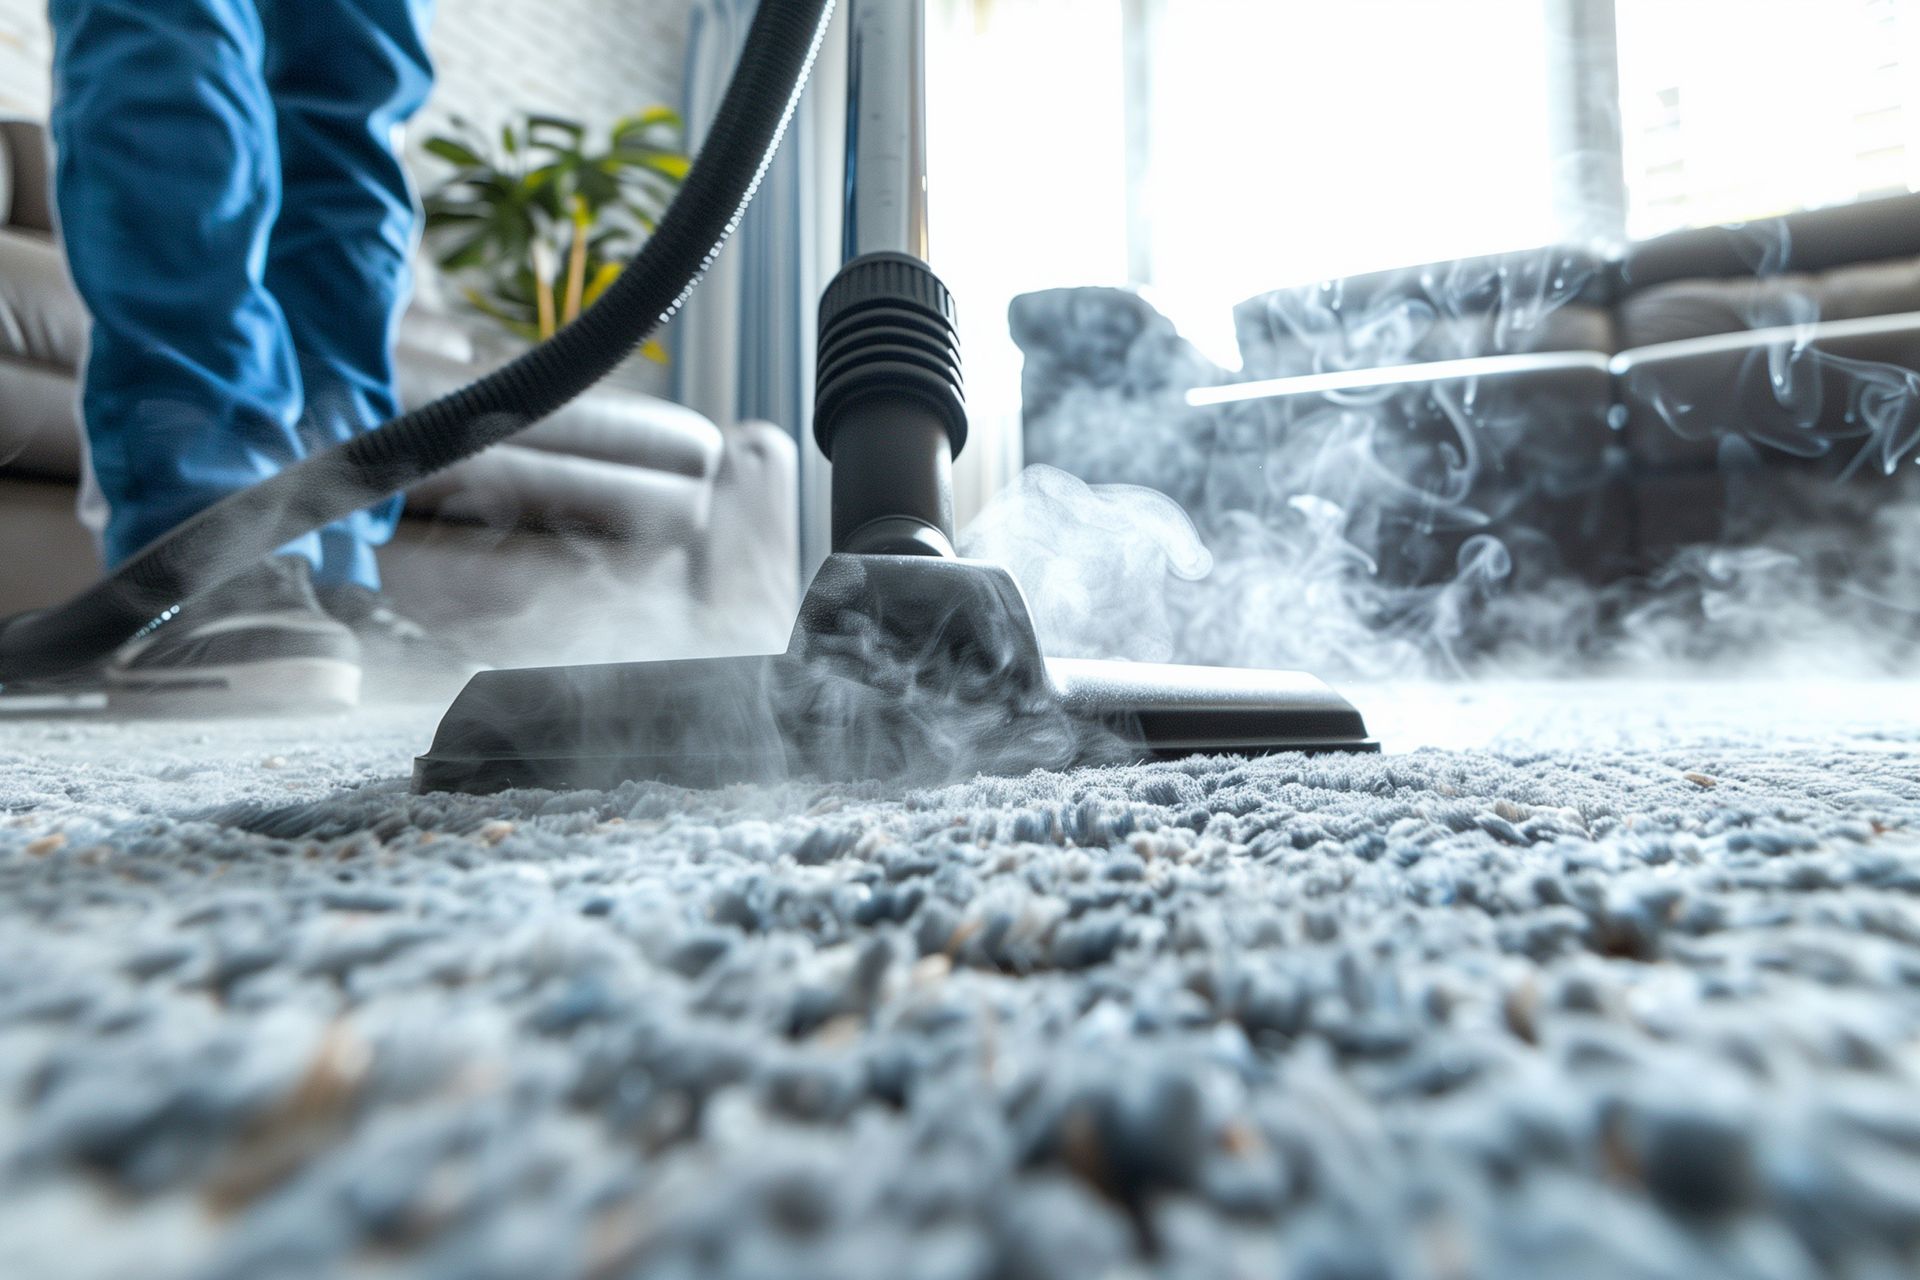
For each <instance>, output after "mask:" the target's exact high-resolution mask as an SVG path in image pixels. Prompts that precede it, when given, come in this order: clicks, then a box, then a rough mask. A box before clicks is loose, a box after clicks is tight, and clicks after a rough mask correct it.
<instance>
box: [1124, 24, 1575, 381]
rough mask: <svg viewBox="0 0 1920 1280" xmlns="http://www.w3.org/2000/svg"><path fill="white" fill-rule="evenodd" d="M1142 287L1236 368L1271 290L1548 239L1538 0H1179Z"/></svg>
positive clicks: (1163, 40) (1159, 46)
mask: <svg viewBox="0 0 1920 1280" xmlns="http://www.w3.org/2000/svg"><path fill="white" fill-rule="evenodd" d="M1161 21H1162V31H1161V34H1160V38H1159V40H1158V41H1157V42H1156V45H1155V55H1156V56H1155V66H1154V84H1153V113H1154V121H1153V124H1154V129H1153V151H1152V172H1151V177H1150V180H1149V182H1148V185H1147V191H1148V210H1149V213H1148V219H1149V221H1150V223H1151V245H1152V253H1151V263H1152V279H1151V284H1152V293H1153V296H1154V300H1155V302H1156V303H1158V304H1160V305H1161V307H1162V309H1163V310H1164V311H1166V312H1167V313H1168V314H1169V315H1170V316H1171V317H1172V318H1173V319H1174V321H1175V323H1177V324H1179V325H1180V327H1181V329H1182V331H1183V332H1189V333H1190V334H1191V335H1192V336H1193V337H1194V339H1195V340H1196V341H1198V342H1200V343H1201V344H1202V345H1203V347H1205V348H1206V349H1207V350H1208V354H1209V355H1211V356H1213V357H1214V359H1216V360H1218V361H1221V362H1222V363H1225V364H1227V365H1229V366H1232V365H1237V364H1238V362H1239V361H1238V355H1237V351H1236V350H1235V348H1234V344H1233V341H1232V329H1231V316H1230V309H1231V308H1232V306H1233V304H1234V303H1235V302H1238V301H1240V300H1241V299H1243V298H1246V297H1249V296H1251V295H1253V294H1255V293H1259V292H1261V291H1262V290H1265V289H1271V288H1277V287H1280V286H1283V285H1293V284H1310V283H1312V282H1314V281H1316V280H1321V279H1327V278H1332V277H1337V276H1343V275H1348V274H1352V273H1356V272H1362V271H1371V270H1376V269H1379V268H1384V267H1394V266H1407V265H1411V264H1414V263H1420V262H1431V261H1438V260H1441V259H1446V258H1453V257H1460V256H1465V255H1470V254H1480V253H1492V252H1498V251H1500V250H1505V249H1515V248H1523V247H1527V246H1531V245H1539V244H1548V243H1551V242H1553V241H1554V240H1555V239H1556V227H1555V223H1554V208H1553V172H1552V168H1553V157H1552V155H1551V148H1550V145H1549V137H1548V116H1549V109H1550V104H1549V102H1548V98H1547V94H1548V86H1547V65H1548V62H1547V57H1546V47H1545V41H1546V33H1545V25H1544V17H1543V7H1542V4H1541V0H1454V2H1452V3H1434V2H1433V0H1344V2H1343V3H1310V2H1307V0H1172V2H1171V3H1168V4H1167V5H1166V7H1165V10H1164V16H1163V17H1162V19H1161Z"/></svg>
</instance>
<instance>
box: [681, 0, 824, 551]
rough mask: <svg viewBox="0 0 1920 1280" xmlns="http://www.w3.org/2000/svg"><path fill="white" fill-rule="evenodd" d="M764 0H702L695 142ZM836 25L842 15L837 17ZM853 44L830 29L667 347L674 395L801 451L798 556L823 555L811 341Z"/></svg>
mask: <svg viewBox="0 0 1920 1280" xmlns="http://www.w3.org/2000/svg"><path fill="white" fill-rule="evenodd" d="M756 7H757V0H693V3H692V6H691V11H690V13H689V15H688V25H687V53H686V74H685V77H684V81H683V83H684V86H685V87H684V93H683V98H684V101H683V113H684V115H685V117H686V121H687V141H688V146H689V149H691V150H697V149H698V148H699V146H700V144H701V143H702V142H703V141H704V140H705V138H706V133H707V130H708V129H709V127H710V126H711V125H712V123H713V118H714V115H715V113H716V112H717V111H718V110H719V106H720V99H721V96H722V95H723V94H724V93H725V91H726V87H727V81H728V79H729V78H730V77H731V76H732V74H733V68H734V64H735V63H736V62H737V61H738V59H739V55H740V46H741V44H742V42H743V41H744V40H745V39H746V34H747V25H748V23H749V21H750V20H751V19H752V17H753V12H754V9H755V8H756ZM834 21H835V25H836V28H838V27H839V26H840V23H841V21H842V20H841V19H840V18H839V17H836V18H835V20H834ZM844 47H845V46H844V41H843V40H842V39H841V38H839V32H838V30H836V31H835V32H833V33H830V36H829V39H828V41H827V45H826V47H825V48H823V49H822V50H821V55H820V59H819V61H818V62H817V63H816V65H815V67H814V74H813V79H812V82H811V84H810V85H809V87H808V89H807V91H806V94H805V96H804V97H803V98H802V99H801V102H800V107H799V110H798V111H797V112H796V113H795V115H794V119H793V122H792V124H791V125H790V126H789V127H788V130H787V136H786V139H785V141H784V142H782V144H781V147H780V153H779V155H778V156H777V157H776V158H775V159H774V162H773V165H772V167H771V168H770V169H769V170H768V171H767V175H766V178H765V179H764V180H763V181H762V183H761V185H760V190H759V193H758V195H756V196H755V198H754V202H753V206H752V208H750V209H749V210H748V211H747V215H746V217H745V218H744V219H742V220H741V223H740V227H739V229H738V230H737V231H736V232H735V233H734V236H733V239H732V241H731V242H730V243H729V244H728V246H727V248H726V249H725V251H724V252H722V253H721V255H720V258H719V260H718V261H716V262H715V263H714V266H713V269H712V270H711V271H709V272H708V274H707V279H706V282H705V283H704V284H702V285H701V287H700V288H699V289H697V290H695V291H694V294H693V297H692V298H691V299H690V300H689V302H688V304H687V306H686V309H685V310H684V311H683V312H682V313H681V314H680V316H679V317H678V318H676V319H675V321H674V323H673V325H672V327H671V330H670V332H669V334H668V340H667V345H668V349H669V351H670V352H671V353H672V357H673V365H672V371H673V390H674V398H675V399H676V400H678V401H679V402H680V403H682V404H685V405H687V406H688V407H690V408H693V409H696V410H698V411H699V412H701V413H703V414H705V415H706V416H707V417H709V418H711V419H713V420H714V421H715V422H717V423H720V424H721V425H722V426H726V425H730V424H733V423H737V422H742V421H746V420H749V419H762V420H765V421H768V422H772V423H775V424H776V425H778V426H780V427H781V428H783V429H785V430H786V431H787V432H789V433H790V434H792V435H793V437H794V439H795V441H796V443H797V444H798V445H799V448H800V457H801V490H802V492H801V507H800V511H801V516H800V521H801V530H800V544H801V558H802V561H803V564H802V565H798V566H795V568H796V571H798V570H800V569H803V568H804V569H805V570H807V571H808V572H811V569H812V567H813V566H814V565H816V564H817V563H818V562H819V560H820V558H821V557H822V556H824V555H825V538H826V509H825V495H826V488H825V481H824V477H825V475H826V472H825V465H826V464H825V459H823V458H821V457H820V456H819V451H818V450H817V449H816V448H815V447H814V445H813V436H812V430H813V347H814V329H815V310H816V307H817V306H818V304H819V299H820V291H821V290H822V289H824V288H825V287H826V284H827V281H828V280H829V279H830V278H831V277H832V274H833V271H834V270H835V269H836V268H837V267H838V265H839V256H838V242H839V235H840V220H839V217H840V215H839V208H838V193H837V182H836V181H835V175H837V174H838V173H839V172H840V170H841V168H842V161H841V156H842V154H843V152H844V142H843V141H842V138H841V134H842V129H843V120H844V109H843V107H842V104H843V103H844V101H845V62H846V59H845V53H844Z"/></svg>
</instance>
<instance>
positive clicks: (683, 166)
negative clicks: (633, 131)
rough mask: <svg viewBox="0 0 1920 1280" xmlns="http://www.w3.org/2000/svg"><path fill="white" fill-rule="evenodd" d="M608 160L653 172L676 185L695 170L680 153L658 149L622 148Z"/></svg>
mask: <svg viewBox="0 0 1920 1280" xmlns="http://www.w3.org/2000/svg"><path fill="white" fill-rule="evenodd" d="M607 159H608V160H609V161H611V162H613V163H615V164H618V165H622V166H629V167H633V168H640V169H648V170H651V171H653V172H654V173H657V174H659V175H660V176H661V177H663V178H671V179H672V180H673V181H674V182H676V183H679V182H684V181H686V177H687V173H688V171H689V170H691V169H692V168H693V161H691V160H689V159H688V158H687V157H686V156H684V155H682V154H681V153H680V152H678V151H665V150H662V149H660V148H658V147H622V148H619V149H618V150H615V151H612V152H609V153H608V155H607Z"/></svg>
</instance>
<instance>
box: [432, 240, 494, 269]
mask: <svg viewBox="0 0 1920 1280" xmlns="http://www.w3.org/2000/svg"><path fill="white" fill-rule="evenodd" d="M487 241H488V236H487V234H486V233H485V232H484V231H483V232H481V233H479V234H478V235H474V236H469V237H468V238H467V239H465V240H462V241H460V242H459V243H457V244H455V245H454V246H453V247H452V248H450V249H446V250H444V251H442V253H441V254H440V256H439V257H438V258H436V259H435V261H436V262H438V263H439V264H440V267H441V269H442V270H445V271H463V270H465V269H467V268H468V267H477V266H479V265H480V264H481V263H483V262H485V261H486V260H487V248H488V244H487Z"/></svg>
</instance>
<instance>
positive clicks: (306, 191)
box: [49, 0, 433, 587]
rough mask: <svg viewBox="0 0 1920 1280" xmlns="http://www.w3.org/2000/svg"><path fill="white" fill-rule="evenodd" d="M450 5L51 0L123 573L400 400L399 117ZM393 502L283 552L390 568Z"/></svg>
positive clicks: (369, 569)
mask: <svg viewBox="0 0 1920 1280" xmlns="http://www.w3.org/2000/svg"><path fill="white" fill-rule="evenodd" d="M431 8H432V0H50V4H49V12H50V16H51V18H52V23H53V29H54V59H53V64H54V65H53V84H54V106H53V119H52V130H53V139H54V144H55V148H56V155H57V157H58V160H57V170H56V186H55V191H56V196H57V199H58V205H59V211H60V222H61V230H62V235H63V237H64V239H65V242H66V249H67V258H68V262H69V265H70V266H71V268H72V271H73V277H74V282H75V284H76V285H77V286H78V287H79V290H80V294H81V296H82V298H84V299H85V301H86V304H87V309H88V311H89V312H90V313H91V314H92V318H93V328H92V343H91V349H90V354H89V356H88V363H87V370H86V390H85V392H84V394H83V397H82V412H83V416H84V417H85V419H86V426H87V440H88V445H89V447H90V450H91V454H92V461H93V470H94V474H95V476H96V478H97V480H98V483H99V486H100V491H101V493H102V495H103V496H104V497H105V498H106V501H107V506H108V517H107V524H106V528H105V531H104V535H103V536H104V549H105V553H106V558H107V564H108V567H109V568H112V567H113V566H115V565H117V564H119V563H120V562H121V561H123V560H125V559H126V558H127V557H129V556H131V555H132V554H133V553H134V552H136V551H138V550H139V549H140V548H141V547H143V546H144V545H146V544H147V543H148V542H149V541H151V540H152V539H154V538H156V537H158V536H160V535H161V534H163V533H165V532H167V531H168V530H169V529H171V528H173V526H174V525H176V524H178V523H179V522H180V521H182V520H184V519H186V518H187V517H188V516H190V515H192V514H194V513H195V512H196V511H199V510H200V509H201V508H203V507H206V506H208V505H210V504H211V503H213V502H216V501H218V500H219V499H220V498H222V497H224V496H226V495H227V494H229V493H232V492H233V491H235V490H237V489H241V488H244V487H245V486H247V485H249V484H252V483H253V482H254V481H256V480H260V479H262V478H264V477H266V476H270V475H272V474H274V473H275V472H277V471H279V470H280V469H281V468H282V467H284V466H286V465H287V464H288V463H290V462H293V461H295V460H297V459H299V458H302V457H305V456H306V455H307V454H309V453H311V452H314V451H317V450H319V449H322V448H325V447H326V446H328V445H332V444H335V443H337V442H339V441H341V440H344V439H346V438H348V437H350V436H352V435H354V434H355V433H357V432H359V431H361V430H364V429H365V428H366V427H367V426H370V425H372V424H374V423H377V422H380V421H381V420H383V419H385V418H388V417H390V416H392V415H393V413H394V412H395V411H396V409H397V407H398V397H397V395H396V394H395V390H394V369H393V339H394V330H395V327H396V326H397V324H398V321H399V316H400V312H401V310H402V308H403V307H404V305H405V302H406V298H407V294H408V291H409V289H410V286H411V275H410V268H409V258H410V256H411V254H412V251H413V245H414V238H415V234H416V226H415V222H416V215H415V211H414V204H413V193H412V189H411V187H410V186H409V185H408V182H407V176H406V172H405V170H404V169H403V168H402V165H401V161H400V158H399V156H398V155H397V154H396V151H395V146H396V137H397V134H398V131H399V126H400V124H401V123H402V122H403V121H405V120H406V119H407V118H408V117H409V116H411V115H412V114H413V113H414V112H415V111H416V110H418V109H419V107H420V105H421V103H422V102H424V101H425V100H426V96H427V91H428V90H429V88H430V87H431V85H432V77H433V69H432V66H431V64H430V63H429V61H428V57H427V51H426V47H425V43H424V39H423V37H424V28H425V26H426V23H427V19H428V16H429V12H430V10H431ZM399 515H400V499H398V498H392V499H389V500H388V501H386V502H384V503H381V504H380V505H379V506H377V507H375V508H372V509H371V510H367V511H362V512H359V513H357V514H355V515H354V516H352V517H350V518H349V519H346V520H343V521H341V522H340V523H338V524H335V525H330V526H328V527H327V528H326V529H324V530H322V531H320V532H319V533H317V534H310V535H308V536H306V537H304V538H302V539H300V540H299V541H298V542H295V543H293V544H291V545H290V546H288V547H287V548H285V549H284V553H285V554H297V555H302V556H305V557H306V558H307V559H308V560H310V561H311V562H312V563H313V565H314V567H315V570H316V580H317V581H319V582H321V583H344V582H357V583H360V584H362V585H365V586H369V587H373V586H378V585H379V576H378V570H377V569H376V567H375V564H374V557H373V548H374V547H376V546H378V545H380V544H382V543H384V542H385V541H386V540H387V539H388V538H389V537H390V536H391V535H392V533H393V526H394V523H395V521H396V520H398V518H399Z"/></svg>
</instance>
